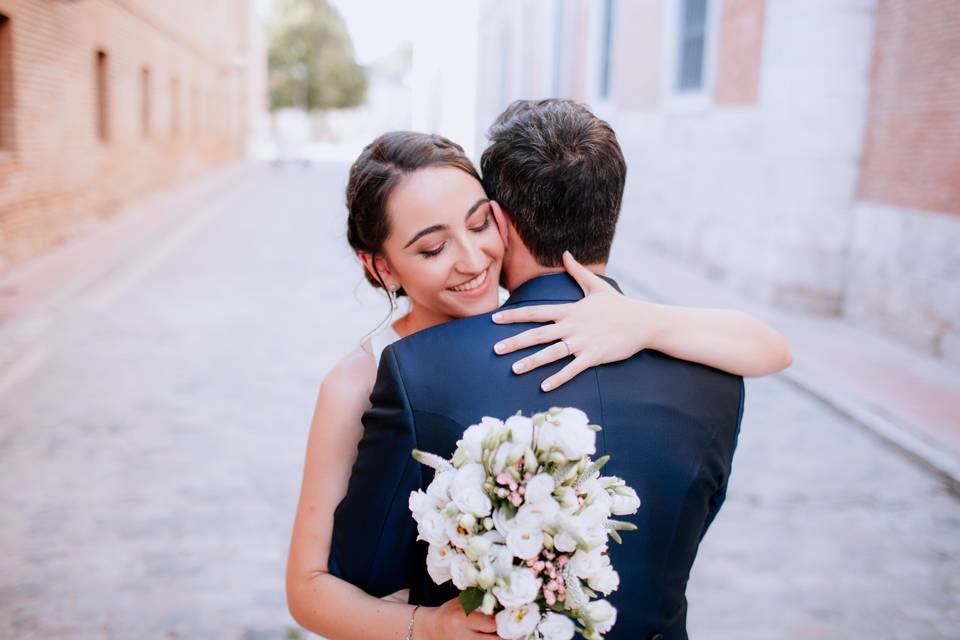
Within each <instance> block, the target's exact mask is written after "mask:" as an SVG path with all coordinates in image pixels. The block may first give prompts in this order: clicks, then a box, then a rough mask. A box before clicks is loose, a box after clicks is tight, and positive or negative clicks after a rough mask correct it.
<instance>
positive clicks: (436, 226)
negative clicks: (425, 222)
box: [403, 198, 490, 249]
mask: <svg viewBox="0 0 960 640" xmlns="http://www.w3.org/2000/svg"><path fill="white" fill-rule="evenodd" d="M488 202H490V199H489V198H480V199H479V200H477V201H476V202H474V203H473V204H472V205H471V206H470V208H469V209H467V215H465V216H464V220H466V219H468V218H469V217H470V216H471V215H473V212H474V211H476V210H477V209H479V208H480V207H481V206H482V205H484V204H486V203H488ZM449 228H450V227H449V226H447V225H445V224H434V225H430V226H429V227H427V228H425V229H420V231H417V232H416V233H415V234H413V237H412V238H410V241H409V242H408V243H407V244H405V245H403V248H404V249H406V248H407V247H409V246H410V245H412V244H413V243H414V242H416V241H417V240H419V239H420V238H422V237H423V236H425V235H427V234H428V233H433V232H434V231H443V230H444V229H449Z"/></svg>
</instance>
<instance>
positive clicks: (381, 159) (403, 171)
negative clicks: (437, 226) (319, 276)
mask: <svg viewBox="0 0 960 640" xmlns="http://www.w3.org/2000/svg"><path fill="white" fill-rule="evenodd" d="M427 167H453V168H456V169H460V170H461V171H463V172H465V173H468V174H470V175H471V176H473V177H474V178H476V179H477V181H478V182H479V181H480V176H479V175H478V174H477V170H476V168H475V167H474V166H473V163H472V162H470V159H469V158H468V157H467V155H466V154H465V153H464V152H463V147H461V146H460V145H458V144H457V143H455V142H451V141H450V140H447V139H446V138H444V137H443V136H438V135H434V134H430V133H416V132H414V131H390V132H388V133H384V134H383V135H380V136H378V137H377V138H376V139H374V141H373V142H371V143H370V144H368V145H367V146H366V147H364V149H363V151H362V152H361V153H360V155H359V156H358V157H357V159H356V160H355V161H354V162H353V165H352V166H351V167H350V178H349V179H348V180H347V242H348V243H349V244H350V247H351V248H352V249H353V250H354V252H356V253H369V254H371V255H374V256H375V255H377V254H379V253H381V251H383V242H384V241H385V240H386V239H387V237H388V236H389V235H390V220H389V218H388V216H387V200H388V199H389V198H390V194H391V193H393V190H394V188H395V187H396V186H397V185H398V184H399V183H400V181H401V180H402V179H403V178H404V177H405V176H407V175H408V174H410V173H413V172H414V171H416V170H418V169H425V168H427ZM374 269H376V265H374ZM364 274H365V275H366V277H367V281H369V282H370V284H372V285H373V286H374V287H382V288H384V289H386V286H384V283H383V278H381V277H380V274H379V272H378V273H377V277H376V278H375V277H374V276H373V275H371V274H370V272H369V271H367V270H366V269H364ZM397 293H398V295H403V289H401V290H400V291H398V292H397Z"/></svg>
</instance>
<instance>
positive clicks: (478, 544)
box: [466, 536, 493, 559]
mask: <svg viewBox="0 0 960 640" xmlns="http://www.w3.org/2000/svg"><path fill="white" fill-rule="evenodd" d="M492 545H493V541H492V540H490V538H487V537H485V536H471V537H470V539H469V540H468V541H467V547H466V549H467V555H470V556H473V558H475V559H479V558H480V556H482V555H483V554H485V553H486V552H487V551H489V550H490V547H491V546H492Z"/></svg>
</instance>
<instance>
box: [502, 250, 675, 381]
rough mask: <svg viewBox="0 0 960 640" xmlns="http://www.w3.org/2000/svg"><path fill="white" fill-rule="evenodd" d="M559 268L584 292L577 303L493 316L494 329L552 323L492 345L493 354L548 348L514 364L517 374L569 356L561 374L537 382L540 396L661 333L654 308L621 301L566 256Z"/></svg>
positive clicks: (647, 343) (626, 354)
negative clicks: (496, 327)
mask: <svg viewBox="0 0 960 640" xmlns="http://www.w3.org/2000/svg"><path fill="white" fill-rule="evenodd" d="M563 266H564V268H565V269H566V270H567V273H569V274H570V275H571V276H572V277H573V279H574V280H576V281H577V284H579V285H580V288H581V289H583V292H584V297H583V298H582V299H581V300H578V301H577V302H569V303H565V304H549V305H535V306H529V307H516V308H512V309H505V310H503V311H499V312H497V313H496V314H494V316H493V319H494V322H496V323H498V324H510V323H516V322H539V323H551V324H544V325H543V326H540V327H536V328H534V329H528V330H527V331H524V332H523V333H520V334H518V335H516V336H513V337H512V338H507V339H506V340H502V341H500V342H498V343H497V344H496V345H495V346H494V351H496V353H497V354H499V355H506V354H509V353H513V352H514V351H519V350H520V349H526V348H528V347H532V346H535V345H538V344H548V343H550V344H549V346H547V347H545V348H544V349H541V350H540V351H538V352H536V353H534V354H533V355H530V356H527V357H525V358H522V359H520V360H517V361H516V362H515V363H514V364H513V371H514V373H517V374H523V373H528V372H530V371H533V370H534V369H536V368H538V367H542V366H544V365H546V364H550V363H551V362H556V361H557V360H561V359H563V358H566V357H567V356H573V360H572V361H571V362H569V363H567V365H566V366H565V367H563V369H561V370H560V371H558V372H557V373H556V374H554V375H552V376H550V377H549V378H547V379H546V380H544V381H543V382H542V383H541V385H540V386H541V388H542V389H543V390H544V391H550V390H553V389H556V388H557V387H559V386H560V385H562V384H565V383H566V382H569V381H570V380H571V379H572V378H574V377H575V376H577V375H578V374H580V373H581V372H583V371H585V370H586V369H589V368H590V367H594V366H597V365H600V364H606V363H609V362H617V361H620V360H626V359H627V358H629V357H630V356H632V355H634V354H635V353H637V352H639V351H641V350H643V349H645V348H647V347H648V346H650V344H652V343H653V341H654V339H655V337H656V334H657V333H658V332H659V331H660V330H661V328H662V320H663V318H662V314H661V311H660V306H659V305H654V304H649V303H645V302H641V301H639V300H633V299H631V298H628V297H626V296H624V295H623V294H622V293H620V292H619V291H617V290H616V289H615V288H614V287H613V286H612V285H611V284H610V283H608V282H607V281H606V280H604V279H603V278H601V277H600V276H598V275H596V274H595V273H593V272H592V271H590V270H589V269H587V268H586V267H584V266H583V265H582V264H580V263H579V262H577V261H576V260H575V259H574V257H573V256H572V255H571V254H570V252H569V251H566V252H564V254H563Z"/></svg>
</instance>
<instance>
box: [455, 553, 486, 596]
mask: <svg viewBox="0 0 960 640" xmlns="http://www.w3.org/2000/svg"><path fill="white" fill-rule="evenodd" d="M479 576H480V572H479V571H477V568H476V567H475V566H473V563H472V562H470V561H469V560H468V559H467V557H466V556H465V555H463V554H462V553H454V554H453V557H452V558H451V559H450V577H451V578H452V579H453V584H454V585H456V587H457V589H460V590H461V591H463V590H464V589H469V588H470V587H473V586H475V585H476V584H477V578H478V577H479Z"/></svg>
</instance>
